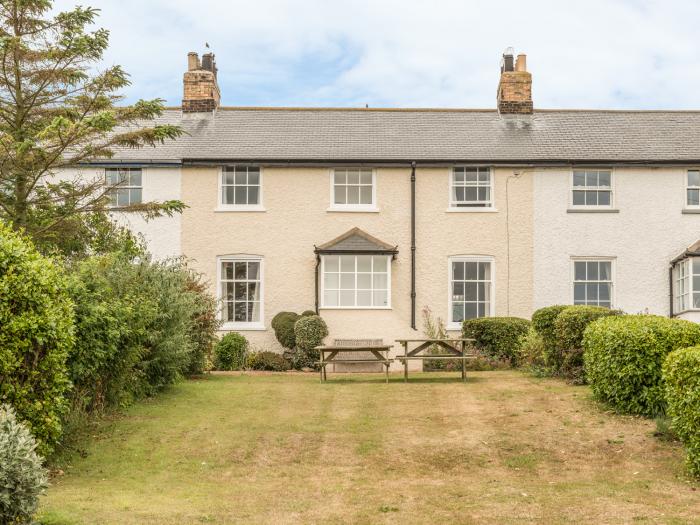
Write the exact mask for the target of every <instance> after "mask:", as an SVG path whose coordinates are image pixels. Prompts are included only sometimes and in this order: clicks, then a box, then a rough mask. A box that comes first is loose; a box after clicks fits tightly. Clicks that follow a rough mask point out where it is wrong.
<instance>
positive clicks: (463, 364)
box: [462, 341, 467, 382]
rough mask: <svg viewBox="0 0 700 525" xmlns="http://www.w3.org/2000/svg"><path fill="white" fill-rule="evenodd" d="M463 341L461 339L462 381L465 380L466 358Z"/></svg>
mask: <svg viewBox="0 0 700 525" xmlns="http://www.w3.org/2000/svg"><path fill="white" fill-rule="evenodd" d="M465 344H466V343H465V341H462V381H463V382H466V381H467V360H466V359H465V357H466V356H465V352H466V347H465Z"/></svg>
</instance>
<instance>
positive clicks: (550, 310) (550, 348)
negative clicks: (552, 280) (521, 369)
mask: <svg viewBox="0 0 700 525" xmlns="http://www.w3.org/2000/svg"><path fill="white" fill-rule="evenodd" d="M569 306H570V305H565V304H555V305H552V306H545V307H544V308H540V309H539V310H535V312H534V313H533V314H532V327H533V328H534V329H535V331H536V332H537V333H538V334H540V336H541V337H542V343H543V345H544V355H543V360H544V364H545V365H546V366H548V367H550V368H552V369H557V368H558V367H557V364H556V355H557V336H556V330H555V329H554V322H555V321H556V320H557V317H559V314H560V313H562V312H563V311H564V310H566V309H567V308H569Z"/></svg>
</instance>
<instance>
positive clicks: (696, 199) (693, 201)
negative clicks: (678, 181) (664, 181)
mask: <svg viewBox="0 0 700 525" xmlns="http://www.w3.org/2000/svg"><path fill="white" fill-rule="evenodd" d="M698 205H700V190H688V206H698Z"/></svg>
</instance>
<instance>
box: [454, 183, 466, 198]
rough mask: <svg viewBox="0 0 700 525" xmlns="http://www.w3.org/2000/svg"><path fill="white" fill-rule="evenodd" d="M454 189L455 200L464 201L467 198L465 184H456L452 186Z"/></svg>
mask: <svg viewBox="0 0 700 525" xmlns="http://www.w3.org/2000/svg"><path fill="white" fill-rule="evenodd" d="M452 191H453V192H454V197H453V198H454V200H455V202H463V201H464V200H465V197H464V192H465V189H464V186H456V187H454V188H452Z"/></svg>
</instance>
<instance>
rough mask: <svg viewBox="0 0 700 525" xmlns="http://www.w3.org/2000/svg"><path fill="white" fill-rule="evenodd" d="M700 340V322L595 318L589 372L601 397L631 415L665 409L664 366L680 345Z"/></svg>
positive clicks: (587, 340)
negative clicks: (667, 358)
mask: <svg viewBox="0 0 700 525" xmlns="http://www.w3.org/2000/svg"><path fill="white" fill-rule="evenodd" d="M698 344H700V325H699V324H696V323H692V322H690V321H684V320H681V319H669V318H666V317H658V316H653V315H626V316H612V317H605V318H602V319H598V320H597V321H594V322H592V323H591V324H590V325H589V326H588V328H587V329H586V332H585V335H584V338H583V348H584V362H585V366H586V375H587V378H588V382H589V383H590V385H591V390H592V391H593V395H594V396H595V398H596V399H598V400H600V401H603V402H605V403H607V404H608V405H610V406H611V407H613V408H614V409H616V410H618V411H619V412H623V413H628V414H637V415H644V416H656V415H658V414H663V413H664V410H665V405H666V403H665V398H664V387H663V380H662V373H661V370H662V366H663V363H664V360H665V359H666V356H667V355H668V354H669V353H670V352H672V351H674V350H677V349H680V348H686V347H690V346H695V345H698Z"/></svg>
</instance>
